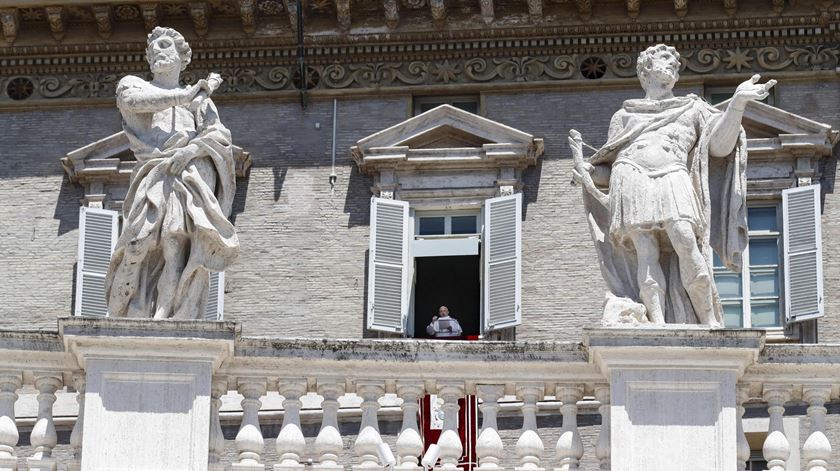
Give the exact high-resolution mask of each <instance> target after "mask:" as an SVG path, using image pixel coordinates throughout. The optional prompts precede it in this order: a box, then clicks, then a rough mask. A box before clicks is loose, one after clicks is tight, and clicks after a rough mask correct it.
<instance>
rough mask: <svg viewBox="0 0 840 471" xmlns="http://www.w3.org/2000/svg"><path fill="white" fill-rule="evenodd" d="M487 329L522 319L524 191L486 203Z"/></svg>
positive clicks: (517, 323) (485, 283)
mask: <svg viewBox="0 0 840 471" xmlns="http://www.w3.org/2000/svg"><path fill="white" fill-rule="evenodd" d="M483 258H484V331H485V332H489V331H491V330H496V329H503V328H505V327H512V326H515V325H519V324H521V323H522V312H521V309H520V306H521V293H520V292H521V283H522V282H521V279H522V276H521V270H522V194H520V193H517V194H515V195H511V196H502V197H499V198H492V199H489V200H487V201H485V203H484V241H483Z"/></svg>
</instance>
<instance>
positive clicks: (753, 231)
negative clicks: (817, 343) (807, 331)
mask: <svg viewBox="0 0 840 471" xmlns="http://www.w3.org/2000/svg"><path fill="white" fill-rule="evenodd" d="M819 188H820V187H819V185H811V186H805V187H799V188H791V189H787V190H784V191H783V192H782V204H781V205H777V204H773V205H771V204H767V203H761V204H756V205H751V206H750V207H749V209H748V226H749V244H748V246H747V248H746V250H745V252H744V260H743V263H742V267H743V268H742V271H741V273H734V272H732V271H729V270H727V269H726V268H724V267H723V264H722V262H721V261H720V260H719V259H718V257H717V256H715V263H714V265H715V268H714V272H715V282H716V284H717V287H718V292H719V294H720V298H721V303H722V304H723V309H724V316H725V324H726V326H727V327H735V328H737V327H744V328H774V327H783V326H784V325H785V323H788V324H789V323H793V322H801V321H805V320H809V319H814V318H817V317H821V316H822V315H823V304H822V289H823V288H822V254H821V245H822V244H821V233H820V194H819Z"/></svg>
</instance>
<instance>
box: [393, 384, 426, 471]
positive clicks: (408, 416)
mask: <svg viewBox="0 0 840 471" xmlns="http://www.w3.org/2000/svg"><path fill="white" fill-rule="evenodd" d="M423 391H424V387H423V383H421V382H408V381H406V382H403V381H397V395H398V396H399V397H400V399H402V400H403V403H402V406H401V407H402V412H403V419H402V429H401V430H400V436H399V437H398V438H397V455H398V459H399V466H397V468H398V469H402V470H407V471H417V470H420V469H421V467H420V466H419V465H418V463H419V459H418V457H419V456H420V454H422V453H423V440H422V439H421V438H420V429H419V427H418V426H417V409H419V408H420V403H419V402H418V401H419V400H420V396H421V395H422V394H423Z"/></svg>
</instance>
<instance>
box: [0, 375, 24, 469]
mask: <svg viewBox="0 0 840 471" xmlns="http://www.w3.org/2000/svg"><path fill="white" fill-rule="evenodd" d="M21 384H22V377H21V374H20V372H16V373H13V372H3V373H0V471H14V470H16V469H17V461H18V459H17V455H16V454H15V447H16V446H17V444H18V438H19V436H18V429H17V424H16V423H15V402H16V401H17V399H18V395H17V393H16V392H17V390H18V389H20V386H21Z"/></svg>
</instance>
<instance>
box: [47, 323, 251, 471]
mask: <svg viewBox="0 0 840 471" xmlns="http://www.w3.org/2000/svg"><path fill="white" fill-rule="evenodd" d="M60 328H61V329H62V331H63V332H62V333H63V336H64V342H65V344H66V345H67V349H68V351H70V352H73V353H74V354H75V355H76V357H77V360H78V362H79V365H80V366H81V367H82V368H83V369H84V370H85V372H86V390H85V410H84V430H83V431H82V434H83V435H82V462H81V469H82V471H88V470H90V471H93V470H103V469H107V470H162V469H166V470H173V471H177V470H183V471H205V470H207V469H208V446H209V435H210V407H211V404H210V399H211V398H210V384H211V379H212V375H213V372H214V371H215V370H216V369H217V368H218V366H219V365H220V363H221V361H222V360H223V359H224V358H226V357H228V356H231V355H232V353H233V342H234V338H235V336H236V332H235V326H234V325H233V324H227V323H208V322H201V321H149V320H126V319H96V320H91V319H68V320H67V321H62V323H61V324H60Z"/></svg>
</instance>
